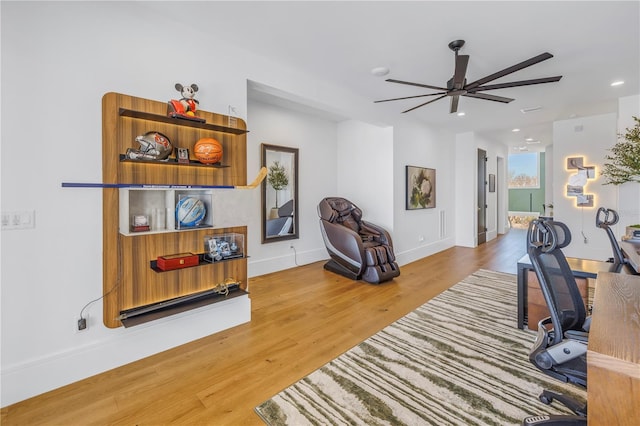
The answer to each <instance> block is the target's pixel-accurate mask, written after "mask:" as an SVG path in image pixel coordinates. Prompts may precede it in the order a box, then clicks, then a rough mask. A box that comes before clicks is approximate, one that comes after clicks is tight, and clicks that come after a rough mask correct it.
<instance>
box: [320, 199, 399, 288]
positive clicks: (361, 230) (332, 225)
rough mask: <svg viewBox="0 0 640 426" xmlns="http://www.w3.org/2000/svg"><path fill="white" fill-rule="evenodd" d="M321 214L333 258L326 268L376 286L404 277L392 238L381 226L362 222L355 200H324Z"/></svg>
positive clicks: (360, 212)
mask: <svg viewBox="0 0 640 426" xmlns="http://www.w3.org/2000/svg"><path fill="white" fill-rule="evenodd" d="M318 215H319V216H320V231H321V232H322V238H323V239H324V243H325V246H326V247H327V251H328V252H329V256H330V257H331V260H329V261H328V262H327V263H326V264H325V265H324V268H325V269H327V270H329V271H332V272H335V273H338V274H340V275H343V276H345V277H348V278H351V279H353V280H360V279H361V280H364V281H366V282H369V283H373V284H378V283H381V282H384V281H388V280H391V279H393V278H394V277H397V276H398V275H400V268H399V267H398V264H397V263H396V258H395V255H394V254H393V243H392V241H391V236H390V235H389V233H388V232H387V231H386V230H385V229H383V228H381V227H380V226H378V225H375V224H373V223H370V222H365V221H364V220H362V210H360V209H359V208H358V207H357V206H356V205H355V204H353V203H352V202H351V201H349V200H347V199H344V198H340V197H327V198H324V199H323V200H322V201H320V204H318Z"/></svg>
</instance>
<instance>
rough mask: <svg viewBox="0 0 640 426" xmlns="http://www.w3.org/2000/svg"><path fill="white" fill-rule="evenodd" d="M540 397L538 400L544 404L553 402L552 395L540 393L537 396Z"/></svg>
mask: <svg viewBox="0 0 640 426" xmlns="http://www.w3.org/2000/svg"><path fill="white" fill-rule="evenodd" d="M538 398H539V399H540V402H542V403H543V404H546V405H550V404H551V403H552V402H553V397H551V396H547V395H545V394H543V393H542V394H540V396H539V397H538Z"/></svg>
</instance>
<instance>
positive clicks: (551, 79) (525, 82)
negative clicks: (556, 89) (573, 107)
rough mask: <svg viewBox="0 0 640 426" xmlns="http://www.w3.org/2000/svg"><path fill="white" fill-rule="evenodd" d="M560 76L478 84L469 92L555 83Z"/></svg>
mask: <svg viewBox="0 0 640 426" xmlns="http://www.w3.org/2000/svg"><path fill="white" fill-rule="evenodd" d="M561 78H562V76H561V75H557V76H555V77H545V78H535V79H533V80H521V81H512V82H510V83H500V84H490V85H488V86H480V87H476V88H473V89H470V90H471V92H474V93H475V92H479V91H482V90H495V89H505V88H507V87H519V86H530V85H532V84H542V83H555V82H556V81H560V79H561Z"/></svg>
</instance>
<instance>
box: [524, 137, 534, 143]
mask: <svg viewBox="0 0 640 426" xmlns="http://www.w3.org/2000/svg"><path fill="white" fill-rule="evenodd" d="M524 140H525V141H527V142H531V141H532V140H533V138H525V139H524Z"/></svg>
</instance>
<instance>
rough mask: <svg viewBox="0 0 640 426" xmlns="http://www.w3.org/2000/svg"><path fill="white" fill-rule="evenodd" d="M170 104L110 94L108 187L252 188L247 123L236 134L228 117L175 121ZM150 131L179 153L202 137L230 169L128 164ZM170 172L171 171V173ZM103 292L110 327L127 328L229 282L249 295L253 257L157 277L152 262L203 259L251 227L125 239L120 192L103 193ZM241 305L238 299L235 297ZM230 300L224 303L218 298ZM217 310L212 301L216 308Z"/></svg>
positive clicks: (105, 136) (105, 106)
mask: <svg viewBox="0 0 640 426" xmlns="http://www.w3.org/2000/svg"><path fill="white" fill-rule="evenodd" d="M166 112H167V103H166V102H159V101H153V100H148V99H143V98H136V97H133V96H128V95H123V94H118V93H107V94H105V95H104V97H103V99H102V118H103V128H102V154H103V156H102V168H103V183H107V184H115V183H122V182H126V183H132V184H148V185H153V184H159V185H162V184H167V183H171V184H174V185H220V186H223V185H230V186H238V185H246V176H247V169H246V158H247V153H246V149H247V147H246V133H247V130H246V123H245V122H244V121H243V120H241V119H239V118H236V119H235V122H236V123H237V127H228V126H227V125H226V124H227V123H228V122H229V117H228V116H225V115H220V114H215V113H211V112H207V111H197V115H198V116H199V117H202V118H204V119H205V120H206V121H205V123H199V122H195V121H190V120H182V119H177V118H171V117H168V116H167V115H166ZM149 131H157V132H160V133H162V134H164V135H166V136H167V137H168V138H169V139H170V140H171V142H172V144H173V145H174V147H180V148H187V149H189V152H190V155H193V146H194V145H195V143H196V142H197V141H198V140H199V139H200V138H203V137H213V138H215V139H217V140H218V141H219V142H220V143H221V144H222V146H223V150H224V154H223V160H222V163H223V164H224V166H217V167H216V166H215V165H214V166H211V165H209V166H205V165H202V164H200V163H197V162H196V161H195V158H192V159H191V162H190V164H178V163H176V162H175V161H174V162H173V164H166V162H165V164H157V163H161V162H149V161H121V158H122V155H123V154H124V153H125V152H126V151H127V149H128V148H137V142H135V138H136V136H138V135H142V134H144V133H146V132H149ZM168 165H169V166H170V167H167V166H168ZM102 191H103V252H104V261H103V292H104V317H103V322H104V324H105V325H106V326H107V327H110V328H116V327H120V326H122V323H121V321H120V320H119V319H118V317H119V316H120V313H121V312H122V311H127V310H130V309H134V308H137V307H140V306H146V305H153V304H156V303H160V302H163V301H166V300H171V299H175V298H180V297H183V296H189V295H192V294H197V293H199V292H203V291H207V290H210V289H212V288H214V287H216V285H218V284H219V283H221V282H224V281H225V280H226V279H228V278H234V279H235V280H237V281H238V282H240V290H241V291H242V292H238V294H242V293H246V289H247V279H248V277H247V253H246V252H245V253H244V256H243V257H241V258H236V259H230V260H226V261H223V262H215V263H203V264H201V265H199V266H198V267H193V268H185V269H180V270H175V271H167V272H165V273H161V274H159V273H157V272H156V271H154V270H153V269H152V268H151V267H150V262H151V261H154V260H156V259H157V257H158V256H162V255H169V254H174V253H183V252H193V253H197V252H202V249H203V244H204V237H205V236H209V235H217V234H220V235H222V234H228V233H239V234H243V235H244V238H245V239H244V241H245V250H246V244H247V243H246V241H247V240H246V237H247V228H246V226H238V227H231V228H215V229H211V228H209V229H194V230H187V231H185V230H180V231H179V232H178V231H176V232H163V233H147V234H142V233H141V234H139V235H123V234H121V233H120V232H119V214H120V213H119V211H120V209H119V192H118V191H119V190H118V189H117V188H104V189H103V190H102ZM234 297H237V295H235V294H234ZM218 299H222V300H224V298H218ZM209 302H210V303H211V301H209Z"/></svg>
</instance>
